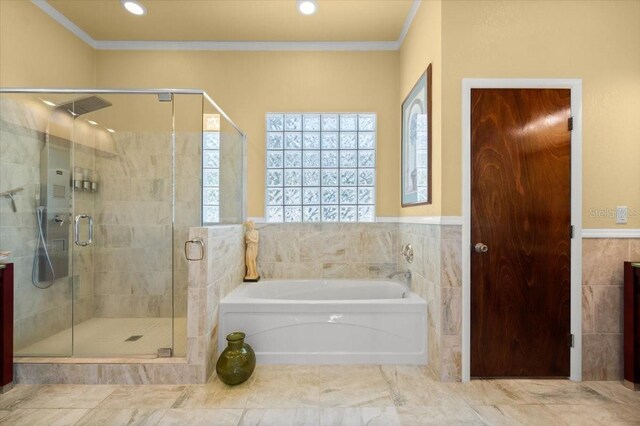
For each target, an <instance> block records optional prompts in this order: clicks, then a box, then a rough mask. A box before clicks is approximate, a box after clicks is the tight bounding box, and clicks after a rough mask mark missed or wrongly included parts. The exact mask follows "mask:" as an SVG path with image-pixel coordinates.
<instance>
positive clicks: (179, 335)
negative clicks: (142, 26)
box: [16, 318, 187, 357]
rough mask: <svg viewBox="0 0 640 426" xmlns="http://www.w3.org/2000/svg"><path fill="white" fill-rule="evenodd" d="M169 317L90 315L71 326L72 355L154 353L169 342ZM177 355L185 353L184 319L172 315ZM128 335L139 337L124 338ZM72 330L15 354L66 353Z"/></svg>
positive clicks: (100, 355)
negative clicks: (106, 316)
mask: <svg viewBox="0 0 640 426" xmlns="http://www.w3.org/2000/svg"><path fill="white" fill-rule="evenodd" d="M171 328H172V325H171V318H91V319H89V320H87V321H83V322H81V323H79V324H77V325H76V326H75V327H74V330H73V333H74V335H73V339H74V342H73V355H74V356H83V357H118V356H153V357H155V356H156V353H157V351H158V348H162V347H168V346H171ZM174 330H175V336H174V339H175V346H174V353H175V354H176V355H177V356H185V354H186V346H187V319H186V318H175V324H174ZM131 336H142V337H141V338H140V339H139V340H136V341H131V342H126V341H125V340H126V339H127V338H129V337H131ZM71 340H72V330H71V328H69V329H67V330H64V331H62V332H60V333H57V334H54V335H53V336H50V337H47V338H46V339H42V340H40V341H38V342H36V343H34V344H32V345H30V346H27V347H24V348H20V349H19V350H17V351H16V356H68V355H69V354H70V351H71V345H72V343H71Z"/></svg>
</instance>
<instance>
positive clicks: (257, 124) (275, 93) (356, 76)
mask: <svg viewBox="0 0 640 426" xmlns="http://www.w3.org/2000/svg"><path fill="white" fill-rule="evenodd" d="M97 55H98V60H97V63H98V65H97V69H98V73H97V85H98V86H100V87H123V86H126V87H195V88H201V89H204V90H206V91H207V92H208V93H209V94H210V95H211V96H212V97H213V98H214V99H215V100H216V102H218V103H219V104H220V106H221V107H222V108H224V110H225V111H226V112H227V113H228V114H229V116H230V117H231V118H232V119H233V120H234V121H235V122H236V123H237V124H238V126H240V127H241V128H242V129H243V130H244V131H245V132H246V133H247V136H248V170H247V174H248V215H249V216H264V192H265V191H264V188H265V183H264V175H265V171H264V162H265V158H264V156H265V141H264V135H265V113H266V112H269V111H302V112H307V111H372V112H376V113H377V114H378V166H377V167H378V172H377V179H378V188H377V197H378V201H377V202H378V212H377V214H378V216H397V214H398V205H399V195H398V188H399V185H400V184H399V173H398V163H399V152H398V151H399V147H398V142H397V141H398V134H399V121H400V111H399V107H398V97H399V95H398V75H399V71H398V69H399V67H398V52H118V51H99V52H98V54H97Z"/></svg>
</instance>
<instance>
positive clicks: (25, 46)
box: [0, 0, 96, 87]
mask: <svg viewBox="0 0 640 426" xmlns="http://www.w3.org/2000/svg"><path fill="white" fill-rule="evenodd" d="M0 28H1V31H2V32H1V36H0V86H2V87H29V86H31V87H92V86H94V84H95V56H96V52H95V50H93V49H92V48H91V47H89V46H87V44H86V43H85V42H83V41H82V40H80V39H79V38H77V37H76V36H75V35H73V34H72V33H70V32H69V31H67V30H66V29H65V28H64V27H62V26H61V25H60V24H58V23H57V22H55V21H54V20H53V19H51V18H50V17H49V16H48V15H46V14H45V13H44V12H42V11H41V10H40V9H38V7H36V6H35V5H33V4H32V3H31V2H30V1H22V0H21V1H18V0H2V1H0Z"/></svg>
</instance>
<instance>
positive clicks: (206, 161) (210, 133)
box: [202, 114, 220, 225]
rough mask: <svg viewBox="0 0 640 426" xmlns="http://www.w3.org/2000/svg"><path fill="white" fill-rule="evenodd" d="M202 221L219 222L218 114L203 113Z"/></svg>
mask: <svg viewBox="0 0 640 426" xmlns="http://www.w3.org/2000/svg"><path fill="white" fill-rule="evenodd" d="M202 129H203V131H202V222H203V223H204V224H205V225H207V224H211V223H218V222H220V114H203V125H202Z"/></svg>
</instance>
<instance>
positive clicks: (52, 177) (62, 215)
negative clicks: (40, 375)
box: [0, 94, 73, 356]
mask: <svg viewBox="0 0 640 426" xmlns="http://www.w3.org/2000/svg"><path fill="white" fill-rule="evenodd" d="M63 100H64V97H63V96H61V95H51V96H46V97H45V96H39V95H34V94H3V95H2V96H0V250H2V251H9V252H10V255H9V256H8V258H7V259H6V261H7V262H13V263H14V268H15V277H14V285H15V297H14V312H15V314H14V351H15V354H16V355H17V356H69V355H71V354H72V291H73V289H72V280H71V276H72V273H71V253H72V248H71V246H70V239H71V227H70V222H69V215H70V211H71V202H72V199H71V193H70V188H69V185H68V182H69V176H70V173H71V144H72V142H71V140H72V133H73V119H72V117H71V116H70V114H68V113H66V112H64V111H62V110H60V109H57V108H55V106H56V105H57V104H58V103H60V102H62V101H63Z"/></svg>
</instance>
